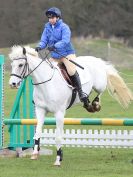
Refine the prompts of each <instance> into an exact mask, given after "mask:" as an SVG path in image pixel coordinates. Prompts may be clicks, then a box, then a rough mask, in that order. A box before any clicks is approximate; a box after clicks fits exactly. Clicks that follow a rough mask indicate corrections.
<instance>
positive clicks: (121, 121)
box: [3, 117, 133, 126]
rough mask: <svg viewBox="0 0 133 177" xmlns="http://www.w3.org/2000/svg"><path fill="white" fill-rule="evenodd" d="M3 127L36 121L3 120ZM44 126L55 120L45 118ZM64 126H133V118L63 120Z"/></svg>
mask: <svg viewBox="0 0 133 177" xmlns="http://www.w3.org/2000/svg"><path fill="white" fill-rule="evenodd" d="M3 123H4V124H5V125H36V124H37V119H5V120H4V122H3ZM44 124H45V125H56V120H55V118H52V117H49V118H48V117H47V118H45V121H44ZM64 124H65V125H110V126H133V118H118V119H117V118H64Z"/></svg>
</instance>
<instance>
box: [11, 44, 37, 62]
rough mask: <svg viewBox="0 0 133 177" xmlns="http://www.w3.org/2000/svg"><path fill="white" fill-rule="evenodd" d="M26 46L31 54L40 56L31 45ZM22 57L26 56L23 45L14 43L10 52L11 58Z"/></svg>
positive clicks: (27, 51)
mask: <svg viewBox="0 0 133 177" xmlns="http://www.w3.org/2000/svg"><path fill="white" fill-rule="evenodd" d="M24 48H25V49H26V53H28V54H30V55H32V56H35V57H38V53H37V52H36V51H35V50H34V49H33V48H31V47H29V46H25V47H24ZM20 57H24V54H23V47H21V46H20V45H14V46H13V47H12V48H11V52H10V54H9V58H10V59H11V60H13V59H14V58H20Z"/></svg>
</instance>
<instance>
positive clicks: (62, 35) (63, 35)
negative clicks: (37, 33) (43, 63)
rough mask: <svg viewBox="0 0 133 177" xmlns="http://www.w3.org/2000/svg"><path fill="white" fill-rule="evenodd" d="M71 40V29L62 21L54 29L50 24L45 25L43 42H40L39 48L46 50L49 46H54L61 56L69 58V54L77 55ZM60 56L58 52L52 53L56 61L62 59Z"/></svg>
mask: <svg viewBox="0 0 133 177" xmlns="http://www.w3.org/2000/svg"><path fill="white" fill-rule="evenodd" d="M70 40H71V31H70V28H69V26H68V25H67V24H65V23H63V21H62V20H61V19H60V20H58V21H57V23H56V24H55V25H54V27H52V25H51V24H50V23H49V22H48V23H47V24H46V25H45V28H44V31H43V33H42V36H41V40H40V42H39V47H40V48H41V49H44V48H46V47H47V46H48V47H51V46H54V47H55V48H56V50H57V52H58V53H59V54H61V55H63V56H67V55H69V54H74V53H75V51H74V48H73V46H72V44H71V41H70ZM59 54H57V53H56V52H51V57H52V58H55V59H60V58H62V56H61V55H59Z"/></svg>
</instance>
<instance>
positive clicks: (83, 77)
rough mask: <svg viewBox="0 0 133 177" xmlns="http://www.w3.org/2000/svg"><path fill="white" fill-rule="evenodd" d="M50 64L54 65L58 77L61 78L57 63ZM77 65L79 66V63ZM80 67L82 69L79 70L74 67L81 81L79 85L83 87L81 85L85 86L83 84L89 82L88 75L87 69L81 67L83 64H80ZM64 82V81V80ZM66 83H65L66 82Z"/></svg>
mask: <svg viewBox="0 0 133 177" xmlns="http://www.w3.org/2000/svg"><path fill="white" fill-rule="evenodd" d="M78 63H79V62H78ZM52 64H53V65H54V67H55V68H56V69H57V70H58V71H59V73H60V75H61V76H62V73H61V70H60V68H59V67H58V65H57V64H58V63H57V62H52ZM79 64H80V63H79ZM81 66H83V67H84V69H81V68H79V67H76V70H77V72H78V74H79V77H80V80H81V84H82V85H83V84H85V83H87V82H89V81H90V74H89V71H88V70H87V68H86V67H85V66H84V65H83V63H82V64H81ZM62 78H63V80H65V79H64V77H63V76H62ZM65 82H66V80H65ZM66 83H67V82H66ZM67 85H68V86H69V87H72V86H71V85H69V84H68V83H67Z"/></svg>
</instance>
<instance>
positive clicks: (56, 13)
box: [45, 7, 61, 18]
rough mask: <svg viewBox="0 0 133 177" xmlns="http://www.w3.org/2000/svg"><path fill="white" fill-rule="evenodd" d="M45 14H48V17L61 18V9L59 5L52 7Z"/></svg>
mask: <svg viewBox="0 0 133 177" xmlns="http://www.w3.org/2000/svg"><path fill="white" fill-rule="evenodd" d="M45 14H46V16H47V17H48V18H50V17H59V18H61V11H60V9H58V8H57V7H51V8H50V9H48V10H47V11H46V13H45Z"/></svg>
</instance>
